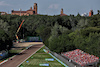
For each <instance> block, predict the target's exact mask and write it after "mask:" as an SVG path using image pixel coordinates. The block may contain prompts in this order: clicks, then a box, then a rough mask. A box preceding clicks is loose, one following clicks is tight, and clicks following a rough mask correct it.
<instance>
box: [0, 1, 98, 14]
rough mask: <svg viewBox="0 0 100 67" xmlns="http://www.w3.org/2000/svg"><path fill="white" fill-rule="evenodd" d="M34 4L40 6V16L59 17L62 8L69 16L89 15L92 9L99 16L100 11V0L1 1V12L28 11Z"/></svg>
mask: <svg viewBox="0 0 100 67" xmlns="http://www.w3.org/2000/svg"><path fill="white" fill-rule="evenodd" d="M34 3H37V5H38V14H43V15H59V14H60V11H61V8H63V11H64V13H65V14H67V15H70V14H73V15H77V14H78V13H80V14H83V13H89V11H90V10H91V9H92V10H93V11H94V14H97V10H100V0H0V12H1V11H4V12H7V13H11V10H12V9H13V10H15V11H18V10H19V9H22V11H26V10H28V9H30V7H33V5H34Z"/></svg>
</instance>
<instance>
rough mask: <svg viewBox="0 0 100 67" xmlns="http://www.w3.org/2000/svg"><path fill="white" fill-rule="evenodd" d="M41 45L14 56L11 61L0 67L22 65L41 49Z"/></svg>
mask: <svg viewBox="0 0 100 67" xmlns="http://www.w3.org/2000/svg"><path fill="white" fill-rule="evenodd" d="M42 46H43V44H37V45H33V46H32V47H30V48H29V49H27V50H25V51H23V52H22V53H20V54H19V55H16V56H15V57H14V58H12V60H11V59H10V60H8V61H7V62H5V63H4V64H2V65H0V67H17V66H18V65H19V64H20V63H22V62H23V61H24V60H25V59H27V58H28V57H29V56H30V55H32V54H34V53H35V52H36V51H37V50H38V49H39V48H41V47H42Z"/></svg>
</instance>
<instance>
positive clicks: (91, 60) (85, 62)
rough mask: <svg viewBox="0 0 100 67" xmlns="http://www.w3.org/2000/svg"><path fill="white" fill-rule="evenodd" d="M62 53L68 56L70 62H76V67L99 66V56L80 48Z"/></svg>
mask: <svg viewBox="0 0 100 67" xmlns="http://www.w3.org/2000/svg"><path fill="white" fill-rule="evenodd" d="M61 55H62V56H64V57H66V58H67V59H68V60H69V62H70V63H71V62H72V63H75V64H76V66H75V67H97V64H98V62H99V57H96V56H94V55H90V54H88V53H85V52H84V51H82V50H80V49H76V50H73V51H69V52H64V53H61Z"/></svg>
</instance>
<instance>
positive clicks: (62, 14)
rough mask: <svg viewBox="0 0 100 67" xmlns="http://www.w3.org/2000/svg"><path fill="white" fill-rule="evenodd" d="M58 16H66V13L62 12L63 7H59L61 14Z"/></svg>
mask: <svg viewBox="0 0 100 67" xmlns="http://www.w3.org/2000/svg"><path fill="white" fill-rule="evenodd" d="M60 16H67V15H66V14H64V13H63V8H62V9H61V14H60Z"/></svg>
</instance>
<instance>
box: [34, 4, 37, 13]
mask: <svg viewBox="0 0 100 67" xmlns="http://www.w3.org/2000/svg"><path fill="white" fill-rule="evenodd" d="M33 7H34V10H35V14H37V3H34V6H33Z"/></svg>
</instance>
